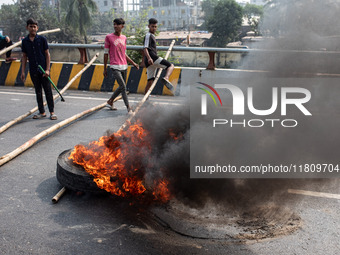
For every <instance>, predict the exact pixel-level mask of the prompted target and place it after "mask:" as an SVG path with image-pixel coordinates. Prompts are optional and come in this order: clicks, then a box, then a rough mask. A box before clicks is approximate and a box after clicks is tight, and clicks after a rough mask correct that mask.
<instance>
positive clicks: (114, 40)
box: [103, 18, 139, 112]
mask: <svg viewBox="0 0 340 255" xmlns="http://www.w3.org/2000/svg"><path fill="white" fill-rule="evenodd" d="M124 25H125V21H124V19H122V18H117V19H115V20H114V21H113V27H114V30H115V32H114V33H112V34H108V35H107V36H106V37H105V47H104V73H103V74H104V77H107V62H108V58H109V56H110V68H111V69H112V71H113V77H114V78H115V80H117V83H118V85H119V87H118V88H117V89H116V90H115V91H114V92H113V94H112V96H111V98H110V99H109V100H108V101H107V104H108V105H109V106H110V107H111V109H112V110H117V108H115V107H114V105H113V100H114V99H115V98H116V97H117V96H118V95H119V94H120V93H122V97H123V100H124V103H125V106H126V108H127V111H128V112H130V111H131V108H130V105H129V100H128V97H127V95H126V83H125V81H126V73H127V68H128V65H127V62H129V63H131V64H132V65H133V66H134V67H136V68H137V69H139V66H138V65H137V64H136V63H135V62H134V61H133V60H132V59H131V58H129V56H128V55H127V54H126V36H125V35H122V30H123V28H124Z"/></svg>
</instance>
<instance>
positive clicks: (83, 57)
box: [78, 48, 89, 65]
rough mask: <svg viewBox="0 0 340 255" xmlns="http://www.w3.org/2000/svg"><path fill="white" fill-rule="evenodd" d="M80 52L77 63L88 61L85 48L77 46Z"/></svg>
mask: <svg viewBox="0 0 340 255" xmlns="http://www.w3.org/2000/svg"><path fill="white" fill-rule="evenodd" d="M78 50H79V52H80V59H79V62H78V64H82V65H83V64H85V63H88V62H89V61H88V60H87V54H86V49H85V48H78Z"/></svg>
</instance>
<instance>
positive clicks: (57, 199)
mask: <svg viewBox="0 0 340 255" xmlns="http://www.w3.org/2000/svg"><path fill="white" fill-rule="evenodd" d="M66 191H67V189H66V188H65V187H63V188H62V189H61V190H59V192H58V193H57V194H56V195H55V196H54V197H53V198H52V202H53V203H54V204H55V203H58V201H59V199H60V198H61V197H62V196H63V195H64V194H65V192H66Z"/></svg>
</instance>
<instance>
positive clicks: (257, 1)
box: [250, 0, 266, 5]
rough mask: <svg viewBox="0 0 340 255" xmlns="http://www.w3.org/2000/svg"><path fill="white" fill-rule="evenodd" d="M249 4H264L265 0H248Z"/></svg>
mask: <svg viewBox="0 0 340 255" xmlns="http://www.w3.org/2000/svg"><path fill="white" fill-rule="evenodd" d="M250 3H251V4H256V5H265V4H266V0H250Z"/></svg>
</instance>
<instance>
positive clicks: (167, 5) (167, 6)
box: [149, 0, 203, 31]
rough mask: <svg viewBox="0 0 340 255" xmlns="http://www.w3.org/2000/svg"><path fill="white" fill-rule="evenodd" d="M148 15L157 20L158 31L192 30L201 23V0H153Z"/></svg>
mask: <svg viewBox="0 0 340 255" xmlns="http://www.w3.org/2000/svg"><path fill="white" fill-rule="evenodd" d="M154 2H155V3H154V5H153V8H152V9H150V10H149V17H153V18H156V19H157V20H158V25H159V30H160V31H172V30H189V31H190V30H194V29H195V27H196V26H198V25H200V24H202V23H203V12H202V7H201V0H191V1H187V0H184V1H178V0H162V1H161V0H158V1H155V0H154Z"/></svg>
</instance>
